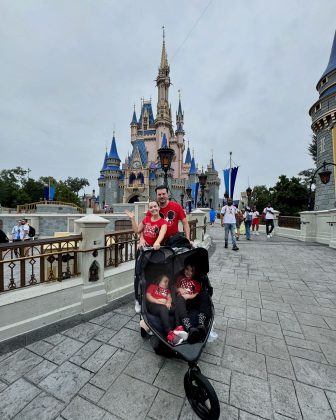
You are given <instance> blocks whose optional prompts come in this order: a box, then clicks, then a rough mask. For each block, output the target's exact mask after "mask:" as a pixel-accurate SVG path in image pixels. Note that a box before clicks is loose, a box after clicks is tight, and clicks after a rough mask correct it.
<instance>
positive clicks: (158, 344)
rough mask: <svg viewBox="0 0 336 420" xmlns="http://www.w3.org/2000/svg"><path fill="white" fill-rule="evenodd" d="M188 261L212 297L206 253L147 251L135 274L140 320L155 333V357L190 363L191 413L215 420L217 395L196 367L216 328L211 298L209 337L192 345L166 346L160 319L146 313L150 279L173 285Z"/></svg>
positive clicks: (186, 383) (194, 314)
mask: <svg viewBox="0 0 336 420" xmlns="http://www.w3.org/2000/svg"><path fill="white" fill-rule="evenodd" d="M186 260H187V262H188V264H190V263H191V264H192V265H193V266H194V267H195V273H196V274H195V278H196V280H198V281H199V282H200V283H201V284H202V290H206V291H207V292H208V294H209V296H211V295H212V287H211V285H210V282H209V278H208V276H207V274H208V272H209V259H208V252H207V250H206V249H204V248H194V249H187V248H170V247H161V248H160V250H158V251H154V250H153V249H144V250H142V251H141V252H140V254H139V256H138V260H137V264H136V270H135V275H136V276H137V277H138V278H137V283H138V285H139V290H138V292H139V301H140V304H141V317H142V318H143V320H144V321H145V323H146V324H147V326H148V327H149V328H150V330H151V331H152V336H150V342H151V345H152V347H153V349H154V351H155V353H157V354H160V355H163V356H166V357H174V356H175V357H178V358H182V359H183V360H185V361H186V362H188V365H189V368H188V371H187V372H186V374H185V377H184V389H185V393H186V396H187V398H188V400H189V403H190V405H191V407H192V409H193V410H194V411H195V413H196V414H197V415H198V416H199V417H200V418H201V419H207V420H211V419H214V420H216V419H218V418H219V414H220V406H219V402H218V398H217V395H216V392H215V390H214V389H213V387H212V385H211V384H210V382H209V381H208V379H207V378H206V377H205V376H203V375H202V373H201V371H200V368H199V367H198V365H197V361H198V359H199V358H200V355H201V353H202V351H203V348H204V347H205V345H206V342H207V339H208V336H209V334H210V331H211V327H212V324H213V318H214V308H213V304H212V301H211V297H210V298H209V306H210V308H209V313H210V317H209V319H208V320H207V322H206V337H205V339H204V340H203V341H201V342H196V343H193V344H189V343H188V342H184V343H183V344H180V345H178V346H172V345H170V344H169V343H168V342H167V338H166V335H165V333H164V330H163V328H162V324H161V320H160V318H159V317H157V316H154V315H152V314H151V313H149V312H148V311H147V305H146V290H147V287H148V285H149V283H151V279H153V278H155V277H157V276H158V275H159V274H161V273H165V274H167V276H168V277H169V279H170V281H171V282H172V284H173V283H174V281H175V279H176V276H177V275H178V273H180V272H181V270H183V268H184V266H185V261H186ZM170 286H172V285H170ZM173 302H174V292H173ZM188 315H189V317H190V319H191V323H192V324H193V322H194V323H195V325H197V320H198V312H197V311H195V310H192V311H190V313H188ZM172 321H174V320H172ZM141 335H142V336H143V337H144V336H146V335H147V332H146V331H144V330H143V329H141Z"/></svg>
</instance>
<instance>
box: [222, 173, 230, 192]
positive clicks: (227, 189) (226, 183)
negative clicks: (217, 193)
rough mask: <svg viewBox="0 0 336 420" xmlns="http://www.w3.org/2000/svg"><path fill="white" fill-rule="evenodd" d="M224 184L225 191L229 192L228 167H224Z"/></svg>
mask: <svg viewBox="0 0 336 420" xmlns="http://www.w3.org/2000/svg"><path fill="white" fill-rule="evenodd" d="M223 175H224V185H225V192H226V193H228V194H229V193H230V169H224V171H223Z"/></svg>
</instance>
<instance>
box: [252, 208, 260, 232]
mask: <svg viewBox="0 0 336 420" xmlns="http://www.w3.org/2000/svg"><path fill="white" fill-rule="evenodd" d="M252 235H259V212H258V210H257V206H256V205H254V206H253V207H252Z"/></svg>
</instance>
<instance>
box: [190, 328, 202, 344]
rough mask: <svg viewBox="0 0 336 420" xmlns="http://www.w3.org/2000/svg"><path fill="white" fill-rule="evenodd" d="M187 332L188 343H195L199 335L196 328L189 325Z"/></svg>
mask: <svg viewBox="0 0 336 420" xmlns="http://www.w3.org/2000/svg"><path fill="white" fill-rule="evenodd" d="M188 333H189V335H188V343H189V344H193V343H197V342H198V341H199V339H200V337H199V331H198V328H194V327H191V328H190V330H189V331H188Z"/></svg>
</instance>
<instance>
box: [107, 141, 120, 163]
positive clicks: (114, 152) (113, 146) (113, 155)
mask: <svg viewBox="0 0 336 420" xmlns="http://www.w3.org/2000/svg"><path fill="white" fill-rule="evenodd" d="M108 158H109V159H115V160H119V161H120V158H119V155H118V152H117V145H116V140H115V137H114V135H113V137H112V144H111V150H110V153H109V155H108Z"/></svg>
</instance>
